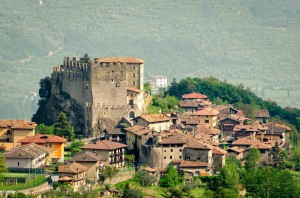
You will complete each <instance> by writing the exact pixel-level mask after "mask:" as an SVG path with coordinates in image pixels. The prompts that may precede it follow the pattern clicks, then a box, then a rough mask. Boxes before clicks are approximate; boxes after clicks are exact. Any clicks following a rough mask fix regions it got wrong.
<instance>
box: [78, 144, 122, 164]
mask: <svg viewBox="0 0 300 198" xmlns="http://www.w3.org/2000/svg"><path fill="white" fill-rule="evenodd" d="M126 147H127V145H126V144H121V143H118V142H112V141H110V140H101V141H97V142H95V143H91V144H87V145H85V146H83V147H81V148H82V149H83V151H89V152H92V153H96V154H98V155H99V156H101V159H102V160H103V161H105V162H107V163H108V164H109V165H114V166H116V167H118V168H120V167H123V166H124V165H125V163H124V159H125V148H126Z"/></svg>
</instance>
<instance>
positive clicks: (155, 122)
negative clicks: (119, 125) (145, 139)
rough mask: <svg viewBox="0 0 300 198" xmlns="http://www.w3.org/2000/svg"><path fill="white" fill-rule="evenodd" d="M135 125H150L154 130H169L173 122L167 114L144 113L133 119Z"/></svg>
mask: <svg viewBox="0 0 300 198" xmlns="http://www.w3.org/2000/svg"><path fill="white" fill-rule="evenodd" d="M133 125H134V126H135V125H139V126H144V127H149V128H150V129H153V130H154V131H161V130H168V129H169V128H170V125H171V122H170V117H169V116H167V115H165V114H143V115H141V116H138V117H136V118H134V119H133Z"/></svg>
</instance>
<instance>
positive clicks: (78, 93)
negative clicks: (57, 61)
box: [51, 57, 144, 136]
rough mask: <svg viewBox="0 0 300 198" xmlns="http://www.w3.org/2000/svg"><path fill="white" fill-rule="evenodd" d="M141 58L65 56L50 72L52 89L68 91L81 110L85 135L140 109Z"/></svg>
mask: <svg viewBox="0 0 300 198" xmlns="http://www.w3.org/2000/svg"><path fill="white" fill-rule="evenodd" d="M143 76H144V61H143V60H141V59H138V58H133V57H109V58H95V59H94V60H93V61H87V62H86V61H85V60H84V59H83V58H81V59H78V58H77V57H73V58H72V59H71V58H70V57H65V59H64V62H63V65H59V66H55V67H54V69H53V73H52V76H51V77H52V79H53V87H52V92H53V93H56V94H59V93H62V92H66V93H68V94H69V95H70V96H71V97H72V98H73V99H75V100H76V101H77V103H78V104H79V105H80V106H81V107H82V109H83V110H84V115H85V117H84V118H82V119H84V120H85V132H84V133H85V136H92V135H95V133H96V132H98V131H99V130H100V129H103V127H105V128H110V127H114V126H116V125H117V124H118V123H119V122H120V120H121V119H122V118H126V119H130V118H134V117H136V116H138V115H140V114H141V113H142V111H143V105H144V94H143V85H144V81H143Z"/></svg>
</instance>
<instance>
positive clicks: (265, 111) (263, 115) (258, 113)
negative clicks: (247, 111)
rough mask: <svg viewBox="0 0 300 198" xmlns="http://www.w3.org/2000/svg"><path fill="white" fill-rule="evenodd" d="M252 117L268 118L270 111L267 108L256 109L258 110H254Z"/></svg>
mask: <svg viewBox="0 0 300 198" xmlns="http://www.w3.org/2000/svg"><path fill="white" fill-rule="evenodd" d="M254 117H256V118H269V117H270V113H269V111H268V109H258V110H255V112H254Z"/></svg>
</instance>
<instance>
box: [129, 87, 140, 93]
mask: <svg viewBox="0 0 300 198" xmlns="http://www.w3.org/2000/svg"><path fill="white" fill-rule="evenodd" d="M127 91H131V92H134V93H140V92H141V91H142V90H140V89H137V88H134V87H127Z"/></svg>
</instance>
